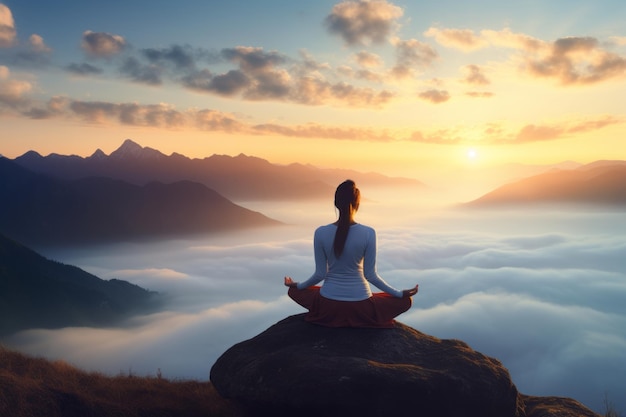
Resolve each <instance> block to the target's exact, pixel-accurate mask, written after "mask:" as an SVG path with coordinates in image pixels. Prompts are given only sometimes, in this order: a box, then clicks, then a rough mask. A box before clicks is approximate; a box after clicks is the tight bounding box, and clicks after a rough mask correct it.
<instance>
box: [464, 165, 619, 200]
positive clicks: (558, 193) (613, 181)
mask: <svg viewBox="0 0 626 417" xmlns="http://www.w3.org/2000/svg"><path fill="white" fill-rule="evenodd" d="M545 203H568V204H578V205H588V206H605V207H626V161H596V162H593V163H590V164H587V165H583V166H581V167H579V168H576V169H570V170H552V171H549V172H546V173H543V174H540V175H534V176H531V177H528V178H524V179H522V180H519V181H516V182H512V183H509V184H506V185H503V186H502V187H499V188H497V189H495V190H494V191H492V192H490V193H487V194H485V195H483V196H482V197H480V198H478V199H476V200H474V201H471V202H469V203H467V204H466V206H471V207H487V206H520V205H529V204H531V205H536V204H545Z"/></svg>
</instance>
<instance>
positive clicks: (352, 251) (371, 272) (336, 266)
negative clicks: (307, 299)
mask: <svg viewBox="0 0 626 417" xmlns="http://www.w3.org/2000/svg"><path fill="white" fill-rule="evenodd" d="M336 231H337V226H336V225H334V224H329V225H325V226H320V227H319V228H317V230H316V231H315V236H314V252H315V264H316V271H315V274H314V275H317V276H318V277H320V276H321V277H323V279H324V285H323V286H322V289H321V294H322V295H323V296H324V297H327V298H330V299H333V300H339V301H358V300H364V299H366V298H369V297H371V295H372V291H371V289H370V286H369V284H368V281H369V282H371V283H372V284H374V285H375V286H376V287H378V288H379V289H381V290H383V291H387V292H391V293H398V292H399V291H398V290H396V289H395V288H391V287H390V286H389V285H388V284H387V283H386V282H385V281H383V280H382V278H380V277H379V276H378V274H377V272H376V232H375V231H374V229H373V228H371V227H369V226H365V225H362V224H358V223H357V224H353V225H351V226H350V231H349V232H348V236H347V238H346V243H345V245H344V248H343V253H342V254H341V256H339V257H338V258H337V257H336V256H335V254H334V251H333V240H334V237H335V232H336ZM397 296H400V295H397Z"/></svg>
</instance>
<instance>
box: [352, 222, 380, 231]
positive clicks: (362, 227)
mask: <svg viewBox="0 0 626 417" xmlns="http://www.w3.org/2000/svg"><path fill="white" fill-rule="evenodd" d="M352 227H354V228H356V229H359V230H361V231H363V233H374V234H375V233H376V230H374V228H373V227H371V226H368V225H366V224H362V223H357V224H354V225H352Z"/></svg>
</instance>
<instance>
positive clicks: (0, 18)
mask: <svg viewBox="0 0 626 417" xmlns="http://www.w3.org/2000/svg"><path fill="white" fill-rule="evenodd" d="M16 35H17V33H16V30H15V21H14V20H13V13H11V9H9V8H8V7H7V6H5V5H4V4H0V48H7V47H10V46H13V44H14V43H15V40H16Z"/></svg>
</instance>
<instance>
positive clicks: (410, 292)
mask: <svg viewBox="0 0 626 417" xmlns="http://www.w3.org/2000/svg"><path fill="white" fill-rule="evenodd" d="M285 285H286V284H285ZM418 290H419V285H416V286H415V287H413V288H409V289H408V290H403V291H402V296H403V297H413V296H414V295H415V294H417V291H418Z"/></svg>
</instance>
